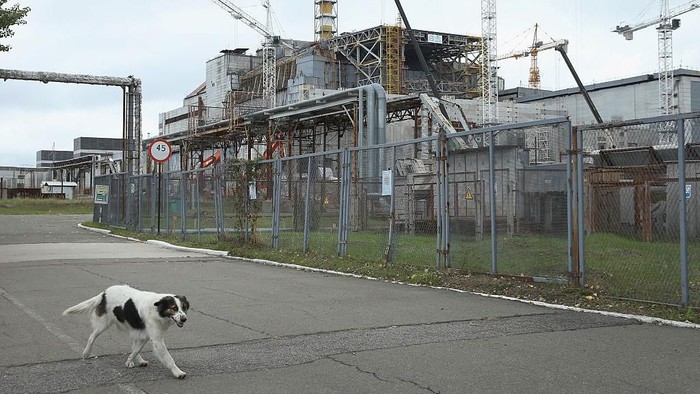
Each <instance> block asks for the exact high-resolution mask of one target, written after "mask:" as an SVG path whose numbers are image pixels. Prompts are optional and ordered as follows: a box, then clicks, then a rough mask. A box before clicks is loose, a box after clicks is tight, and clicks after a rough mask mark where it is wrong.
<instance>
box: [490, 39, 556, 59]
mask: <svg viewBox="0 0 700 394" xmlns="http://www.w3.org/2000/svg"><path fill="white" fill-rule="evenodd" d="M566 45H569V40H557V41H552V42H548V43H544V44H543V43H542V41H539V42H538V43H537V45H535V46H533V47H531V48H528V49H523V50H515V51H512V52H508V53H506V54H503V55H500V56H498V60H503V59H510V58H515V59H518V58H521V57H528V56H530V55H532V54H533V52H535V53H537V52H542V51H544V50H547V49H555V48H556V47H558V46H566Z"/></svg>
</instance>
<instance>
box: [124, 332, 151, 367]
mask: <svg viewBox="0 0 700 394" xmlns="http://www.w3.org/2000/svg"><path fill="white" fill-rule="evenodd" d="M146 342H148V341H147V339H146V338H139V337H134V338H132V339H131V354H130V355H129V357H128V358H127V359H126V367H127V368H133V367H137V366H138V367H145V366H147V365H148V361H146V360H144V359H143V357H141V354H140V353H141V349H143V347H144V345H146Z"/></svg>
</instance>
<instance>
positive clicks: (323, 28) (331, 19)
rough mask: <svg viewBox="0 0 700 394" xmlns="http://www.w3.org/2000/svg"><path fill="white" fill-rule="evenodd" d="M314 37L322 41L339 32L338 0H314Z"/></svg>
mask: <svg viewBox="0 0 700 394" xmlns="http://www.w3.org/2000/svg"><path fill="white" fill-rule="evenodd" d="M314 21H315V23H314V25H315V26H314V39H315V40H316V41H322V40H326V39H329V38H331V37H335V35H336V33H338V0H314Z"/></svg>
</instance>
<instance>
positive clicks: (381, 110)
mask: <svg viewBox="0 0 700 394" xmlns="http://www.w3.org/2000/svg"><path fill="white" fill-rule="evenodd" d="M371 86H372V87H373V88H374V92H375V94H376V100H377V144H378V145H383V144H386V91H385V90H384V87H383V86H382V85H380V84H378V83H377V84H372V85H371ZM378 159H379V162H378V163H377V169H378V171H382V170H386V169H387V168H386V160H385V157H384V149H380V150H379V158H378Z"/></svg>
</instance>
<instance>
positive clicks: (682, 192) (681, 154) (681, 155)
mask: <svg viewBox="0 0 700 394" xmlns="http://www.w3.org/2000/svg"><path fill="white" fill-rule="evenodd" d="M676 129H677V131H678V189H679V193H678V195H679V196H678V198H679V204H680V206H679V210H678V211H679V214H678V216H679V222H678V224H679V227H680V248H681V250H680V254H681V261H680V263H681V304H682V305H683V306H688V305H689V304H690V294H689V292H688V244H687V236H688V233H687V225H688V223H687V216H686V210H687V208H688V207H687V201H686V199H687V197H686V187H687V186H686V179H685V121H684V119H677V120H676Z"/></svg>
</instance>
